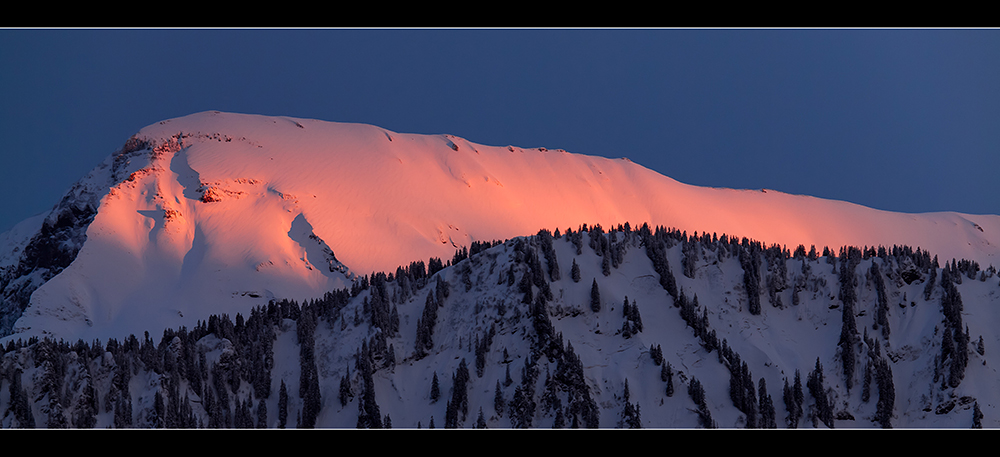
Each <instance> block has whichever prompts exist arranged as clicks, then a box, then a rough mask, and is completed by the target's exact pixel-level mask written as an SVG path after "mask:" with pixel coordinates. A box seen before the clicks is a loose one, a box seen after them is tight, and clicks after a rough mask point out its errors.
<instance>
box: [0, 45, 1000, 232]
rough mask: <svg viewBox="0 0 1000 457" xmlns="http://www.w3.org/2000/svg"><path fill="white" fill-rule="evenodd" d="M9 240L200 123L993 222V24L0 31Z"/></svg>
mask: <svg viewBox="0 0 1000 457" xmlns="http://www.w3.org/2000/svg"><path fill="white" fill-rule="evenodd" d="M0 100H2V101H0V170H2V172H3V173H2V174H0V193H2V194H3V195H4V196H5V198H3V200H2V201H3V202H4V203H3V205H2V207H0V231H4V230H7V229H9V228H10V227H11V226H13V225H14V224H15V223H16V222H18V221H20V220H23V219H25V218H27V217H29V216H31V215H33V214H37V213H39V212H42V211H45V210H47V209H48V208H50V207H51V206H52V205H53V204H55V203H56V202H57V201H58V199H59V197H60V196H61V195H62V194H63V192H65V191H66V190H67V189H68V188H69V186H70V185H72V183H73V182H75V181H76V180H78V179H79V178H81V177H82V176H83V175H84V174H86V173H87V172H88V171H89V170H90V169H91V168H93V167H94V166H96V165H97V164H98V163H99V162H100V161H101V160H103V158H104V157H106V156H107V155H108V154H110V153H111V152H113V151H114V150H115V149H117V148H119V147H120V146H121V145H122V144H123V143H124V142H125V140H126V139H128V137H129V136H131V135H132V134H133V133H135V132H136V131H138V130H139V129H141V128H142V127H144V126H146V125H149V124H152V123H155V122H157V121H160V120H163V119H167V118H173V117H179V116H184V115H187V114H191V113H194V112H199V111H205V110H221V111H233V112H241V113H253V114H266V115H286V116H293V117H304V118H316V119H323V120H329V121H342V122H361V123H368V124H374V125H378V126H381V127H384V128H387V129H389V130H393V131H397V132H405V133H427V134H436V133H450V134H454V135H457V136H460V137H463V138H466V139H468V140H470V141H474V142H477V143H482V144H487V145H508V144H511V145H515V146H522V147H547V148H553V149H556V148H558V149H565V150H567V151H570V152H578V153H584V154H592V155H602V156H607V157H622V156H625V157H629V158H631V159H632V160H633V161H634V162H637V163H639V164H642V165H644V166H646V167H648V168H651V169H654V170H656V171H658V172H660V173H663V174H665V175H667V176H670V177H672V178H674V179H677V180H679V181H682V182H685V183H690V184H696V185H703V186H717V187H734V188H770V189H777V190H781V191H784V192H789V193H798V194H809V195H814V196H818V197H824V198H831V199H839V200H848V201H851V202H855V203H859V204H863V205H866V206H870V207H874V208H879V209H886V210H892V211H902V212H927V211H946V210H954V211H960V212H966V213H979V214H981V213H989V214H1000V199H998V195H1000V180H998V179H997V170H998V169H1000V30H11V29H6V30H0Z"/></svg>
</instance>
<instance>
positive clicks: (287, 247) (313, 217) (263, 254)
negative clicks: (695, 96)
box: [3, 111, 1000, 381]
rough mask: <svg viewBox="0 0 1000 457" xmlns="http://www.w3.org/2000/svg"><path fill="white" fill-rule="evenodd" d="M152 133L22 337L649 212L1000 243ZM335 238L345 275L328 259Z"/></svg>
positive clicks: (396, 156) (142, 322)
mask: <svg viewBox="0 0 1000 457" xmlns="http://www.w3.org/2000/svg"><path fill="white" fill-rule="evenodd" d="M137 137H139V138H146V139H149V140H151V141H152V143H153V144H154V145H156V148H155V150H154V151H153V152H151V153H149V154H148V155H149V159H148V160H147V161H144V160H140V159H139V158H135V159H133V160H134V164H133V165H130V166H129V168H128V171H129V173H131V176H132V178H131V179H129V180H124V181H120V182H115V181H114V180H111V181H110V182H111V183H112V185H110V188H108V186H109V185H108V184H106V183H107V182H109V181H108V180H109V178H108V172H107V169H108V166H107V164H108V163H110V161H111V160H112V159H113V158H109V160H108V161H106V162H105V164H104V165H102V167H103V168H101V167H99V168H98V169H95V170H104V171H102V172H100V173H96V172H95V173H96V174H92V175H91V176H90V177H88V178H85V179H84V183H85V184H87V183H89V184H88V185H89V186H90V187H88V188H95V189H96V188H98V187H99V185H104V186H105V189H104V190H103V193H98V194H97V195H99V196H101V199H100V208H99V211H98V214H97V216H96V217H95V219H94V222H93V223H92V224H91V225H90V226H89V228H88V231H87V242H86V243H85V244H84V245H83V247H82V249H81V251H80V253H79V255H78V257H77V258H76V260H75V261H74V262H73V264H72V265H70V266H69V267H68V268H66V269H65V270H64V271H63V272H62V273H61V274H59V275H58V276H56V277H55V278H53V279H52V280H50V281H49V282H47V283H45V284H44V285H43V286H42V287H40V288H39V289H38V290H37V291H36V292H35V294H34V295H33V296H32V299H31V305H30V307H29V308H28V310H27V311H26V312H25V314H24V315H23V316H22V318H21V319H20V320H19V321H18V323H17V329H16V331H17V332H18V333H15V335H13V336H11V337H9V338H27V337H29V336H38V335H50V336H56V337H59V338H65V339H67V340H70V341H75V340H76V339H78V338H81V339H83V340H84V341H90V340H92V339H95V338H99V339H106V338H109V337H122V336H124V335H127V334H129V333H135V334H141V333H142V332H143V331H147V330H148V331H150V334H153V335H155V334H158V332H159V331H161V330H162V329H163V328H167V327H170V328H176V327H179V326H181V325H185V326H189V327H190V326H193V325H194V324H195V323H196V322H197V321H198V320H204V319H207V317H208V316H209V315H211V314H222V313H227V314H229V315H235V314H236V313H237V312H244V313H245V312H247V310H249V309H250V308H251V307H252V306H255V305H262V304H265V303H266V302H267V300H268V298H270V297H278V298H291V299H297V300H302V299H306V298H309V297H318V296H321V295H322V294H323V293H324V292H326V291H328V290H331V289H334V288H340V287H345V286H347V285H349V284H350V281H351V279H352V278H353V277H354V276H355V275H364V274H369V273H371V272H374V271H394V270H395V268H396V267H397V266H399V265H405V264H408V263H409V262H411V261H413V260H426V259H428V258H430V257H439V258H442V259H446V260H447V259H450V258H451V256H452V254H453V253H454V251H455V249H456V248H457V247H460V246H468V245H470V244H471V242H473V241H488V240H494V239H497V240H503V239H508V238H512V237H516V236H522V235H527V234H532V233H536V232H537V231H538V230H539V229H541V228H548V229H550V230H553V229H555V228H561V229H565V228H567V227H572V228H574V229H575V228H576V227H578V226H579V224H584V223H586V224H595V223H600V224H603V225H605V226H611V225H615V224H619V223H625V222H629V223H631V224H632V225H633V226H638V225H640V224H641V223H643V222H646V223H649V224H650V225H651V226H657V225H662V226H667V227H677V228H679V229H681V230H685V231H687V232H688V233H693V232H694V231H698V232H715V233H718V234H720V235H721V234H723V233H727V234H732V235H736V236H740V237H749V238H752V239H756V240H760V241H763V242H765V243H766V244H770V243H778V244H782V245H785V246H787V247H789V249H794V246H796V245H798V244H803V245H805V246H806V247H808V246H810V245H815V246H816V247H817V248H818V249H820V250H822V248H823V247H824V246H830V247H832V248H834V249H836V248H837V247H839V246H843V245H855V246H874V245H886V246H892V245H904V244H905V245H910V246H913V247H920V248H922V249H924V250H929V251H930V252H932V253H933V254H937V255H939V256H941V258H942V260H944V259H950V258H967V259H972V260H976V261H978V262H979V263H980V264H982V265H983V266H984V267H985V266H986V265H989V264H993V263H997V262H996V258H997V255H998V253H1000V216H996V215H965V214H958V213H930V214H902V213H892V212H886V211H878V210H874V209H870V208H865V207H862V206H859V205H855V204H851V203H847V202H840V201H831V200H824V199H820V198H814V197H808V196H798V195H789V194H784V193H781V192H776V191H772V190H767V191H766V192H764V191H756V190H732V189H716V188H702V187H696V186H690V185H686V184H683V183H679V182H677V181H675V180H673V179H671V178H668V177H666V176H663V175H660V174H658V173H655V172H653V171H651V170H649V169H646V168H644V167H642V166H641V165H638V164H635V163H633V162H631V161H628V160H623V159H606V158H601V157H593V156H585V155H580V154H573V153H569V152H565V151H558V150H546V149H544V148H537V149H527V148H520V147H513V146H507V147H501V146H484V145H479V144H476V143H473V142H470V141H467V140H465V139H462V138H458V137H454V136H450V135H417V134H402V133H396V132H389V131H387V130H385V129H381V128H379V127H375V126H370V125H362V124H349V123H334V122H323V121H317V120H309V119H298V118H290V117H269V116H257V115H245V114H233V113H222V112H217V111H210V112H203V113H197V114H193V115H190V116H185V117H181V118H177V119H171V120H165V121H162V122H159V123H157V124H154V125H151V126H149V127H146V128H144V129H142V130H141V131H140V132H138V133H137ZM663 147H664V150H669V145H663ZM133 172H134V173H133ZM123 177H124V176H123ZM102 183H103V184H102ZM93 192H101V191H99V190H94V191H93ZM206 196H207V197H206ZM30 224H37V221H36V222H31V223H29V225H30ZM25 227H27V226H25ZM29 228H30V227H29ZM21 231H25V233H27V232H30V230H27V229H24V228H23V227H21V226H19V228H15V230H14V231H13V233H12V232H9V233H8V234H5V235H4V236H5V237H7V238H9V239H10V240H15V239H19V240H23V236H22V235H18V234H19V233H21ZM308 231H311V233H312V234H314V235H315V238H311V237H309V236H308V233H307V232H308ZM313 241H315V242H316V243H318V246H319V247H317V245H314V244H312V242H313ZM20 242H21V241H16V240H15V241H9V242H7V243H5V245H6V246H11V244H13V245H15V246H16V245H17V243H20ZM323 247H328V248H329V249H330V250H332V252H333V255H334V256H335V257H336V259H337V260H338V261H339V262H341V263H342V265H343V266H344V267H346V268H341V269H338V270H337V271H330V269H329V268H324V267H322V266H321V265H326V264H325V261H326V260H325V259H322V257H323V252H324V250H323ZM8 250H9V249H5V251H4V254H3V255H4V256H5V257H3V259H4V262H9V260H7V259H9V258H10V257H9V254H7V251H8ZM567 271H568V269H567ZM564 276H568V274H564ZM912 295H913V294H911V296H912ZM595 324H596V323H595ZM770 328H780V325H779V323H774V325H772V326H771V327H770ZM761 331H762V332H764V331H765V330H761ZM775 331H777V330H775ZM747 332H749V333H750V334H753V333H754V332H756V329H747ZM760 337H761V338H765V339H766V338H767V337H768V335H762V336H760ZM796 338H801V336H797V337H796ZM579 349H580V350H581V351H583V350H586V348H585V344H583V343H581V347H580V348H579ZM769 381H770V380H769Z"/></svg>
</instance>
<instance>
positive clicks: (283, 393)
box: [278, 380, 288, 428]
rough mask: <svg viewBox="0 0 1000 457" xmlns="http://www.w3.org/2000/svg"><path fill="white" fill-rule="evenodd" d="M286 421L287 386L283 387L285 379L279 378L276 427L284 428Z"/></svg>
mask: <svg viewBox="0 0 1000 457" xmlns="http://www.w3.org/2000/svg"><path fill="white" fill-rule="evenodd" d="M287 421H288V388H286V387H285V380H281V388H280V389H279V390H278V428H285V423H286V422H287Z"/></svg>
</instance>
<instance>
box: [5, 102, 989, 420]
mask: <svg viewBox="0 0 1000 457" xmlns="http://www.w3.org/2000/svg"><path fill="white" fill-rule="evenodd" d="M540 230H541V231H540ZM0 241H2V242H3V245H4V246H5V247H4V249H3V251H2V254H0V267H2V268H3V270H2V273H0V274H2V276H0V278H2V282H0V291H2V293H3V302H2V309H0V311H2V313H3V314H2V317H3V319H2V320H0V323H2V325H3V327H2V330H3V332H4V333H5V334H6V335H8V336H7V337H6V338H5V340H4V341H5V345H6V348H5V350H4V351H5V354H4V358H3V363H4V369H3V370H2V371H3V373H4V374H3V378H2V379H3V382H4V383H3V384H2V385H0V388H2V387H7V388H8V391H9V392H11V394H10V395H9V396H7V399H8V400H7V401H6V403H5V404H0V408H4V410H5V411H6V414H5V416H4V418H3V425H4V426H5V427H13V426H24V425H26V424H27V423H28V422H29V419H31V418H38V420H42V419H41V418H42V417H44V418H45V419H44V420H45V424H46V425H48V426H60V425H73V426H88V425H96V426H101V427H104V426H109V425H115V424H117V425H116V426H155V425H163V426H167V425H172V426H177V425H186V426H195V425H203V426H204V425H213V426H230V427H235V426H242V425H246V424H247V415H248V414H250V411H251V410H253V411H254V414H261V411H263V416H264V420H263V421H262V424H264V425H266V426H269V427H276V426H278V425H279V424H280V423H281V420H280V419H278V411H279V410H281V409H282V408H281V404H285V409H284V411H285V412H286V413H287V414H292V416H286V418H285V419H286V420H285V422H284V425H285V426H288V427H292V426H294V424H295V422H296V419H293V418H294V417H296V415H297V418H298V419H297V420H298V421H300V422H299V423H300V425H304V426H319V427H354V426H375V425H384V423H383V422H384V421H385V419H387V418H391V421H392V423H393V424H394V425H396V426H398V427H416V426H418V425H420V426H423V427H426V426H429V425H430V418H431V417H434V418H435V419H436V421H437V424H436V425H437V426H438V427H441V426H445V425H448V426H463V427H471V426H473V425H474V424H475V421H476V419H477V417H476V416H477V414H478V410H480V409H481V410H482V411H483V414H484V417H483V422H484V423H485V424H486V425H488V426H491V427H519V426H535V427H538V426H541V427H551V426H553V425H556V424H560V423H562V424H563V425H565V426H572V425H573V424H574V423H576V424H577V425H579V426H581V427H582V426H594V425H597V426H601V427H613V426H618V425H621V426H629V425H641V426H644V427H698V426H719V427H745V426H762V425H770V424H771V423H772V422H773V424H774V425H777V426H790V425H793V424H792V421H789V420H786V419H785V416H786V415H787V414H786V412H785V411H783V410H782V408H783V407H784V403H783V400H782V398H779V397H780V396H781V395H782V392H781V391H782V388H783V383H784V382H786V381H787V382H788V383H790V384H794V377H795V376H794V375H795V373H796V371H798V372H800V374H801V385H802V386H803V387H802V388H803V389H805V391H806V392H805V394H804V396H803V397H802V398H800V399H799V400H798V401H791V402H790V404H796V405H799V406H800V407H801V408H804V409H803V410H802V412H801V414H800V417H799V420H796V421H795V422H794V425H798V426H835V425H836V426H841V427H871V426H886V425H892V426H901V427H941V426H944V427H965V426H970V425H971V424H972V422H973V420H972V419H973V412H974V411H980V412H982V413H985V415H986V419H984V421H985V423H986V424H987V425H988V424H991V423H995V419H991V418H993V417H995V414H994V412H995V410H994V406H993V405H995V404H996V403H997V402H996V401H995V400H996V398H994V397H995V393H994V392H997V391H1000V390H998V389H997V386H996V385H995V383H996V379H997V377H996V373H995V371H994V370H993V369H992V368H991V367H990V365H989V364H988V363H987V358H986V357H987V356H988V354H989V353H990V352H988V351H989V348H990V347H994V346H995V343H996V342H998V341H1000V335H997V334H996V333H995V332H994V331H993V327H995V326H994V325H992V323H993V322H996V317H995V316H994V313H992V311H991V310H992V309H994V308H995V306H993V305H994V303H993V302H994V301H995V300H996V299H997V287H998V285H997V280H996V276H995V275H996V272H995V269H994V268H993V267H992V263H994V262H995V260H994V259H995V257H996V255H997V246H1000V216H995V215H975V216H973V215H964V214H957V213H931V214H900V213H892V212H886V211H877V210H873V209H869V208H865V207H862V206H859V205H854V204H850V203H845V202H837V201H830V200H823V199H818V198H813V197H807V196H796V195H788V194H783V193H780V192H775V191H771V190H766V191H764V190H760V191H749V190H731V189H709V188H700V187H695V186H689V185H685V184H682V183H679V182H677V181H674V180H672V179H670V178H667V177H665V176H662V175H659V174H657V173H655V172H652V171H650V170H648V169H645V168H643V167H641V166H639V165H637V164H634V163H632V162H631V161H629V160H627V159H618V160H611V159H605V158H598V157H590V156H582V155H577V154H571V153H568V152H565V151H560V150H546V149H543V148H539V149H522V148H516V147H513V146H508V147H492V146H483V145H478V144H475V143H471V142H468V141H465V140H463V139H460V138H456V137H453V136H449V135H436V136H428V135H412V134H399V133H395V132H389V131H386V130H384V129H380V128H377V127H373V126H367V125H357V124H342V123H330V122H321V121H314V120H305V119H295V118H287V117H266V116H251V115H241V114H229V113H219V112H206V113H199V114H195V115H191V116H187V117H183V118H179V119H172V120H168V121H163V122H160V123H158V124H155V125H152V126H149V127H147V128H145V129H142V130H141V131H140V132H139V133H137V134H136V135H135V136H133V137H132V138H131V139H129V141H128V142H126V144H125V146H124V147H123V148H122V149H121V150H120V151H117V152H116V153H115V154H112V155H111V156H110V157H109V158H108V159H107V160H105V162H104V163H102V164H101V165H99V166H98V167H97V168H95V169H94V170H93V171H92V172H91V173H90V174H89V175H87V176H86V177H85V178H84V179H83V180H81V181H80V182H79V183H78V184H77V185H75V186H74V187H73V188H72V189H71V190H70V191H69V192H68V193H67V194H66V196H65V197H64V198H63V199H62V200H61V202H60V203H59V204H58V205H56V206H55V207H54V208H53V210H52V211H50V212H49V213H47V214H44V215H41V216H39V217H36V218H33V219H29V220H28V221H25V222H24V223H22V224H20V225H18V226H16V227H15V228H14V229H13V230H11V231H10V232H8V233H6V234H4V235H3V236H2V237H0ZM800 245H801V248H800ZM811 248H815V250H812V249H811ZM793 251H794V253H793ZM821 253H822V254H821ZM425 259H426V260H427V263H424V260H425ZM442 259H444V260H443V261H442ZM952 259H955V260H952ZM962 278H965V279H964V280H963V279H962ZM130 335H131V336H130ZM137 335H143V336H137ZM149 335H153V336H154V337H155V336H158V335H163V337H162V338H161V339H160V341H159V343H157V342H156V341H155V340H153V339H152V338H151V337H150V336H149ZM42 337H44V338H42ZM40 338H41V339H40ZM58 341H62V343H60V342H58ZM88 341H89V342H91V343H86V342H88ZM104 341H107V344H105V343H103V342H104ZM73 342H76V344H75V345H74V344H73ZM980 345H981V346H980ZM668 363H669V366H670V367H672V368H671V372H670V374H669V376H668V375H667V373H666V372H665V371H664V367H666V366H667V364H668ZM824 368H825V371H824ZM543 372H544V373H543ZM468 373H471V374H468ZM508 373H510V374H509V376H510V377H511V379H510V382H509V383H508V379H507V378H508ZM824 374H825V377H824V376H823V375H824ZM449 375H451V377H449ZM435 377H437V378H439V392H440V398H438V399H435V398H432V396H431V394H430V391H431V385H432V384H433V379H434V378H435ZM664 379H669V380H670V382H669V383H668V382H667V381H665V380H664ZM282 383H285V384H286V392H288V396H287V398H288V400H285V401H283V400H281V398H282V395H281V394H280V387H279V386H280V385H281V384H282ZM626 383H628V384H626ZM626 385H627V386H628V394H626V393H625V392H626ZM667 385H673V387H674V391H673V392H672V395H668V394H667V390H666V386H667ZM69 386H72V387H69ZM81 386H83V387H81ZM87 386H89V387H87ZM761 387H764V389H763V392H761ZM810 388H811V389H812V390H810ZM22 390H23V391H24V394H23V396H22V395H21V393H20V392H21V391H22ZM28 392H30V393H31V395H29V394H28ZM341 392H344V393H343V396H342V395H341ZM497 392H499V394H498V393H497ZM125 393H129V394H128V395H124V394H125ZM341 398H342V399H343V400H341ZM495 398H503V399H504V402H503V403H506V404H508V407H509V408H513V409H504V408H498V407H497V406H498V405H499V404H497V405H495V404H494V399H495ZM768 398H770V399H768ZM192 399H197V400H194V404H195V405H197V406H192V403H191V401H192ZM768 404H770V405H773V407H774V410H775V411H776V413H775V414H769V413H768V412H769V411H771V408H768V407H767V405H768ZM124 405H127V406H128V410H130V411H131V413H128V414H126V413H123V412H121V411H119V410H118V408H124V407H125V406H124ZM515 405H516V407H515ZM456 408H458V409H456ZM459 409H460V410H461V414H460V413H459ZM792 409H793V410H794V408H792ZM515 411H516V413H515ZM126 416H127V417H128V418H129V419H128V421H127V422H126V421H124V419H121V418H122V417H126ZM237 417H238V418H239V419H238V420H237ZM254 417H256V416H254ZM807 419H808V420H807ZM31 420H32V421H33V420H34V419H31ZM991 420H992V421H994V422H991ZM116 421H122V422H116ZM303 421H304V422H303ZM574 421H575V422H574ZM252 422H253V423H256V420H254V421H252ZM38 425H41V424H38Z"/></svg>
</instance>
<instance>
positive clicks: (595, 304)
mask: <svg viewBox="0 0 1000 457" xmlns="http://www.w3.org/2000/svg"><path fill="white" fill-rule="evenodd" d="M590 310H591V311H593V312H595V313H596V312H599V311H600V310H601V289H600V288H599V287H598V286H597V279H594V283H593V285H592V286H590Z"/></svg>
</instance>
